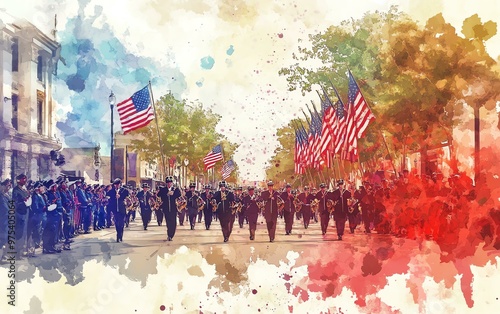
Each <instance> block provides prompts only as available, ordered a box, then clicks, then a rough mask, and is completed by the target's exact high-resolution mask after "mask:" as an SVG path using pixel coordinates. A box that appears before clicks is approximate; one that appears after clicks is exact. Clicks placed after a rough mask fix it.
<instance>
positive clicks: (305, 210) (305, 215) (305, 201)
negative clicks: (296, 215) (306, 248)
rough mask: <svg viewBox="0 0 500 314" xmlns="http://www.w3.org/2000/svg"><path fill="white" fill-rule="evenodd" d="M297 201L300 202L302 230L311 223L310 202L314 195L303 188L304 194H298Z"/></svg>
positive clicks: (307, 188) (306, 188)
mask: <svg viewBox="0 0 500 314" xmlns="http://www.w3.org/2000/svg"><path fill="white" fill-rule="evenodd" d="M297 197H298V198H299V200H300V201H301V202H302V209H301V210H300V212H301V213H302V219H303V220H304V228H305V229H307V227H309V222H310V221H311V215H312V211H311V201H312V200H313V199H314V195H312V194H310V193H309V187H307V186H305V187H304V192H302V193H300V194H299V195H298V196H297Z"/></svg>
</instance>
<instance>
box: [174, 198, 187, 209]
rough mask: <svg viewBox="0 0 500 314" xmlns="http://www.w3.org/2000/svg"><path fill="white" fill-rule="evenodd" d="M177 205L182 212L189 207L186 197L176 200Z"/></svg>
mask: <svg viewBox="0 0 500 314" xmlns="http://www.w3.org/2000/svg"><path fill="white" fill-rule="evenodd" d="M175 205H176V206H177V211H178V212H179V213H180V212H182V211H183V210H184V209H185V208H186V206H187V200H186V198H185V197H184V196H179V197H178V198H176V199H175Z"/></svg>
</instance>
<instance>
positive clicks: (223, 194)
mask: <svg viewBox="0 0 500 314" xmlns="http://www.w3.org/2000/svg"><path fill="white" fill-rule="evenodd" d="M220 198H221V200H222V201H225V200H226V199H227V195H226V192H221V193H220Z"/></svg>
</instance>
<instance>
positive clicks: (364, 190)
mask: <svg viewBox="0 0 500 314" xmlns="http://www.w3.org/2000/svg"><path fill="white" fill-rule="evenodd" d="M358 199H359V202H360V204H361V215H362V218H363V224H364V225H365V233H371V224H372V223H373V218H374V217H373V211H374V210H373V207H374V204H375V196H374V191H373V188H372V186H371V184H370V182H368V181H363V186H362V187H361V189H360V194H359V198H358Z"/></svg>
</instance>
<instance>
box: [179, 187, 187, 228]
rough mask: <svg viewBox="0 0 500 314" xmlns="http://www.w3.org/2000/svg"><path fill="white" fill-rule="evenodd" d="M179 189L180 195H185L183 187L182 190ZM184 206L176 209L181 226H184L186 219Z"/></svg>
mask: <svg viewBox="0 0 500 314" xmlns="http://www.w3.org/2000/svg"><path fill="white" fill-rule="evenodd" d="M181 188H182V187H181ZM179 191H181V196H183V197H185V194H186V191H185V190H184V189H182V190H181V189H179ZM186 207H187V206H186ZM186 207H185V208H183V209H181V210H179V208H178V209H177V211H178V213H177V215H178V216H179V225H181V226H184V221H186V220H187V219H188V217H187V215H186V212H187V210H186Z"/></svg>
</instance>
